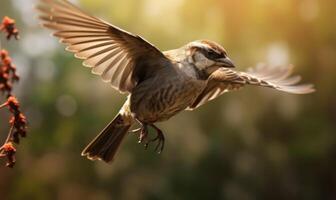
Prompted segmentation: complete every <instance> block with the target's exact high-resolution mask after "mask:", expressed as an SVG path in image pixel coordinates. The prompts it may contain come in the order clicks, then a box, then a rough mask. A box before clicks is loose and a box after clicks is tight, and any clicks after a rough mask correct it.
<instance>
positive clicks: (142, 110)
mask: <svg viewBox="0 0 336 200" xmlns="http://www.w3.org/2000/svg"><path fill="white" fill-rule="evenodd" d="M36 9H37V11H38V13H39V15H38V18H39V19H40V20H41V24H42V26H44V27H46V28H48V29H51V30H52V31H53V36H56V37H57V38H59V41H60V42H61V43H64V44H65V45H66V50H67V51H70V52H72V53H74V55H75V57H76V58H79V59H81V60H83V65H84V66H86V67H88V68H90V69H91V72H92V73H93V74H95V75H99V76H100V77H101V78H102V80H103V81H104V82H107V83H110V85H111V86H112V88H114V89H116V90H117V91H119V92H121V93H123V94H126V95H127V100H126V101H125V103H124V104H123V106H122V107H121V109H120V111H119V112H118V113H117V115H116V116H115V117H114V119H113V120H112V121H111V122H110V123H109V124H108V125H107V126H106V127H105V128H104V129H103V130H102V131H101V132H100V133H99V134H98V135H97V136H96V137H95V138H94V139H93V140H92V141H91V142H90V143H89V144H88V145H87V146H86V147H85V149H84V150H83V152H82V154H81V155H82V156H85V157H87V158H88V159H90V160H102V161H105V162H111V161H112V160H114V158H115V154H116V152H117V151H118V149H119V147H120V145H121V143H122V141H123V140H124V138H125V136H126V135H127V133H130V132H135V133H136V134H138V135H139V136H138V139H139V140H138V142H139V143H142V144H144V146H145V147H146V148H147V147H148V145H149V144H151V143H156V146H155V150H156V151H157V152H158V153H161V152H162V150H163V149H164V143H165V137H164V134H163V132H162V130H161V129H160V128H158V127H157V126H156V125H155V123H157V122H162V121H166V120H168V119H170V118H171V117H173V116H175V115H176V114H178V113H179V112H181V111H183V110H195V109H196V108H198V107H200V106H202V105H204V104H205V103H207V102H209V101H211V100H213V99H215V98H217V97H219V96H221V95H222V94H224V93H227V92H231V91H234V90H237V89H240V88H243V87H244V86H247V85H252V86H261V87H267V88H272V89H275V90H278V91H283V92H286V93H293V94H308V93H312V92H314V91H315V89H314V86H313V84H300V83H299V82H300V81H301V77H300V76H298V75H296V76H293V75H292V71H293V65H285V66H279V67H274V66H269V65H267V64H265V65H259V66H257V67H255V68H250V69H249V70H247V71H246V72H242V71H238V70H235V69H236V68H235V64H234V63H233V61H231V59H230V58H229V57H228V54H227V51H226V50H225V49H224V48H223V47H222V46H221V45H220V44H218V43H216V42H213V41H210V40H196V41H192V42H189V43H187V44H186V45H183V46H182V47H179V48H177V49H173V50H168V51H161V50H159V49H158V48H157V47H155V46H154V45H153V44H151V43H150V42H148V41H147V40H145V39H144V38H142V37H141V36H139V35H137V34H133V33H130V32H127V31H125V30H123V29H121V28H119V27H117V26H115V25H113V24H110V23H109V22H107V21H105V20H103V19H100V18H97V17H94V16H92V15H90V14H88V13H87V12H86V11H83V10H82V9H80V8H79V7H78V6H76V5H74V4H72V3H71V2H69V1H67V0H39V3H38V5H37V6H36ZM135 124H138V125H139V126H140V128H138V129H135V130H131V127H132V126H133V125H135ZM149 129H152V130H153V131H155V132H156V137H155V138H152V139H150V138H149V137H148V133H149Z"/></svg>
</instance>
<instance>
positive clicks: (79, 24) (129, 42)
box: [36, 0, 166, 92]
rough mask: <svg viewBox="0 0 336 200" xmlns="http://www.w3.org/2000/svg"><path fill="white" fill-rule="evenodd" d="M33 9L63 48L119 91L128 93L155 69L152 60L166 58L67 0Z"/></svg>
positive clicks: (43, 1) (51, 0)
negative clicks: (142, 64)
mask: <svg viewBox="0 0 336 200" xmlns="http://www.w3.org/2000/svg"><path fill="white" fill-rule="evenodd" d="M36 8H37V10H38V11H39V12H40V16H39V18H40V19H41V20H42V22H43V23H42V25H43V26H45V27H47V28H49V29H52V30H54V33H53V35H54V36H56V37H59V38H60V42H62V43H64V44H66V45H67V48H66V50H68V51H70V52H73V53H74V54H75V56H76V57H77V58H80V59H83V60H84V62H83V65H84V66H87V67H90V68H92V73H93V74H97V75H100V76H101V77H102V79H103V80H104V81H105V82H110V83H111V85H112V86H113V87H114V88H115V89H118V90H119V91H120V92H130V91H131V90H132V88H133V87H134V86H135V85H136V83H137V81H138V80H139V79H143V77H141V76H146V73H154V72H155V70H157V69H158V67H157V65H156V64H155V63H157V62H160V61H161V62H162V61H166V57H165V56H164V55H163V54H162V53H161V51H160V50H158V49H157V48H155V47H154V46H153V45H151V44H150V43H149V42H147V41H146V40H144V39H143V38H141V37H140V36H138V35H134V34H132V33H129V32H126V31H124V30H122V29H120V28H118V27H116V26H113V25H112V24H109V23H107V22H105V21H103V20H101V19H99V18H96V17H93V16H91V15H89V14H87V13H85V12H84V11H82V10H81V9H79V8H77V7H76V6H75V5H73V4H71V3H70V2H68V1H67V0H40V4H39V5H38V6H37V7H36ZM140 60H146V67H143V66H141V65H139V64H138V62H139V61H140ZM150 61H153V62H150ZM142 62H143V61H142ZM151 64H152V65H153V66H151ZM138 68H141V69H138Z"/></svg>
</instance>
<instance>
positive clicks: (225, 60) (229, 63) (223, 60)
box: [216, 57, 235, 68]
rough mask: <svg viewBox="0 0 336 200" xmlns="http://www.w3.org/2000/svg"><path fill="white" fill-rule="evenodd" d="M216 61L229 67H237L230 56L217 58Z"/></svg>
mask: <svg viewBox="0 0 336 200" xmlns="http://www.w3.org/2000/svg"><path fill="white" fill-rule="evenodd" d="M216 61H217V64H219V65H220V66H223V67H228V68H233V67H235V65H234V63H233V62H232V60H230V58H228V57H225V58H220V59H217V60H216Z"/></svg>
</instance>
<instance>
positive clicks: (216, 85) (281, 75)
mask: <svg viewBox="0 0 336 200" xmlns="http://www.w3.org/2000/svg"><path fill="white" fill-rule="evenodd" d="M292 70H293V66H292V65H288V66H283V67H270V66H267V65H260V66H258V67H256V68H251V69H249V70H248V71H247V72H237V71H234V70H232V69H229V68H219V69H218V70H216V71H215V72H213V73H212V74H211V75H210V77H209V80H208V84H207V87H206V88H205V89H204V90H203V92H202V93H201V94H200V95H199V96H198V97H197V98H196V100H195V101H194V103H193V104H192V105H190V106H189V107H188V108H187V109H188V110H193V109H195V108H197V107H199V106H201V105H203V104H204V103H206V102H208V101H211V100H213V99H215V98H217V97H218V96H220V95H222V94H223V93H225V92H230V91H233V90H237V89H239V88H241V87H243V86H245V85H256V86H263V87H269V88H273V89H276V90H280V91H284V92H288V93H293V94H307V93H311V92H314V91H315V89H314V88H313V85H312V84H299V85H298V82H300V80H301V77H300V76H291V74H292Z"/></svg>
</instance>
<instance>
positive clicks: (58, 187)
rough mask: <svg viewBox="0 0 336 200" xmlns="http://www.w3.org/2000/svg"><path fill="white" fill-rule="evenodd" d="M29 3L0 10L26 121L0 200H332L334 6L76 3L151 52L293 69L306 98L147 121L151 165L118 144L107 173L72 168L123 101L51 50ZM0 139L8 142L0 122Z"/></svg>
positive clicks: (52, 42)
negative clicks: (207, 52)
mask: <svg viewBox="0 0 336 200" xmlns="http://www.w3.org/2000/svg"><path fill="white" fill-rule="evenodd" d="M34 2H35V1H32V0H11V1H10V0H1V2H0V17H2V16H4V15H8V16H11V17H12V18H15V19H16V20H17V26H18V28H19V29H20V30H21V40H19V41H11V42H10V43H8V42H6V41H5V39H4V38H3V37H2V47H5V48H8V49H9V50H10V52H11V55H12V57H13V60H14V63H15V64H16V65H17V68H18V73H19V74H20V75H21V77H22V80H21V81H20V83H19V84H18V85H17V86H16V91H15V94H16V95H17V96H18V97H19V99H20V100H21V104H22V109H23V111H24V112H25V113H26V115H27V117H28V120H29V132H28V133H29V136H28V138H27V139H25V140H22V143H21V144H20V145H19V147H18V152H17V165H16V166H15V168H14V169H8V168H5V167H1V166H3V165H4V163H1V166H0V199H4V200H7V199H20V200H21V199H34V200H35V199H37V200H39V199H41V200H45V199H62V200H63V199H92V200H93V199H94V200H105V199H106V200H108V199H126V200H133V199H135V200H136V199H151V200H154V199H167V200H169V199H230V200H231V199H234V200H235V199H237V200H245V199H246V200H248V199H336V170H335V169H336V95H335V90H336V75H335V73H336V18H335V8H336V1H335V0H281V1H269V0H244V1H243V0H235V1H232V0H207V1H204V0H78V1H76V2H75V3H76V4H78V5H80V6H81V7H82V8H83V9H84V10H87V11H89V12H90V13H92V14H94V15H97V16H99V17H101V18H104V19H105V20H107V21H110V22H111V23H113V24H115V25H118V26H120V27H121V28H124V29H127V30H128V31H131V32H133V33H137V34H139V35H142V36H143V37H145V38H146V39H147V40H149V41H151V42H152V43H153V44H155V45H157V46H158V47H159V48H160V49H161V50H168V49H172V48H177V47H180V46H182V45H184V44H185V43H187V42H190V41H192V40H196V39H210V40H214V41H217V42H218V43H220V44H222V45H223V46H224V47H225V48H226V50H227V51H228V52H229V55H230V57H231V58H232V59H233V60H234V61H235V63H236V65H237V66H239V67H238V69H239V70H244V69H246V68H248V67H250V66H255V65H256V64H257V63H260V62H265V63H270V64H272V65H283V64H289V63H293V64H295V66H296V68H295V72H296V73H298V74H302V76H303V77H304V81H305V82H312V83H314V84H315V85H316V88H317V92H316V93H314V94H310V95H290V94H284V93H281V92H277V91H272V90H270V89H261V88H253V87H246V88H244V89H242V90H240V91H238V92H232V93H228V94H225V95H223V96H221V97H220V98H219V99H217V100H215V101H213V102H211V103H208V104H206V105H205V106H202V107H201V108H200V109H198V110H196V111H193V112H188V111H185V112H182V113H181V114H179V115H178V116H176V117H174V118H172V119H171V120H169V121H167V122H164V123H159V124H158V126H159V127H160V128H162V129H163V130H164V132H165V136H166V146H165V150H164V152H163V154H162V155H157V154H156V153H154V150H153V148H149V149H148V150H144V148H143V146H142V145H139V144H137V136H136V135H132V134H129V136H128V137H127V138H126V139H125V141H124V143H123V145H122V147H121V149H120V151H119V152H118V155H117V157H116V159H115V162H113V163H112V164H110V165H107V164H105V163H102V162H92V161H89V160H87V159H85V158H84V157H81V156H80V152H81V150H82V148H83V147H84V146H85V145H86V144H87V143H88V142H89V141H90V140H91V139H92V138H93V137H94V136H95V135H96V134H97V133H98V132H99V131H100V130H101V129H102V128H103V127H105V125H106V124H107V123H108V122H109V121H110V120H111V119H112V118H113V117H114V115H115V114H116V113H117V112H118V109H119V108H120V106H121V105H122V103H123V101H124V100H125V96H124V95H121V94H119V93H118V92H116V91H114V90H113V89H112V88H111V87H110V86H109V85H108V84H106V83H103V82H102V81H101V80H100V78H99V77H97V76H94V75H91V74H90V70H89V69H87V68H84V67H82V66H81V62H80V61H79V60H77V59H74V58H73V55H72V54H70V53H68V52H65V51H64V50H63V48H64V47H63V45H61V44H58V41H57V39H56V38H53V37H51V36H50V32H49V31H47V30H44V29H42V28H41V27H40V26H39V25H38V21H37V20H36V19H35V16H36V12H35V11H34V10H33V8H32V7H33V4H34ZM0 117H1V120H0V123H1V124H0V131H1V135H0V138H1V139H4V137H5V135H6V133H7V131H8V130H7V118H8V116H7V115H6V114H5V112H2V113H1V114H0Z"/></svg>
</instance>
